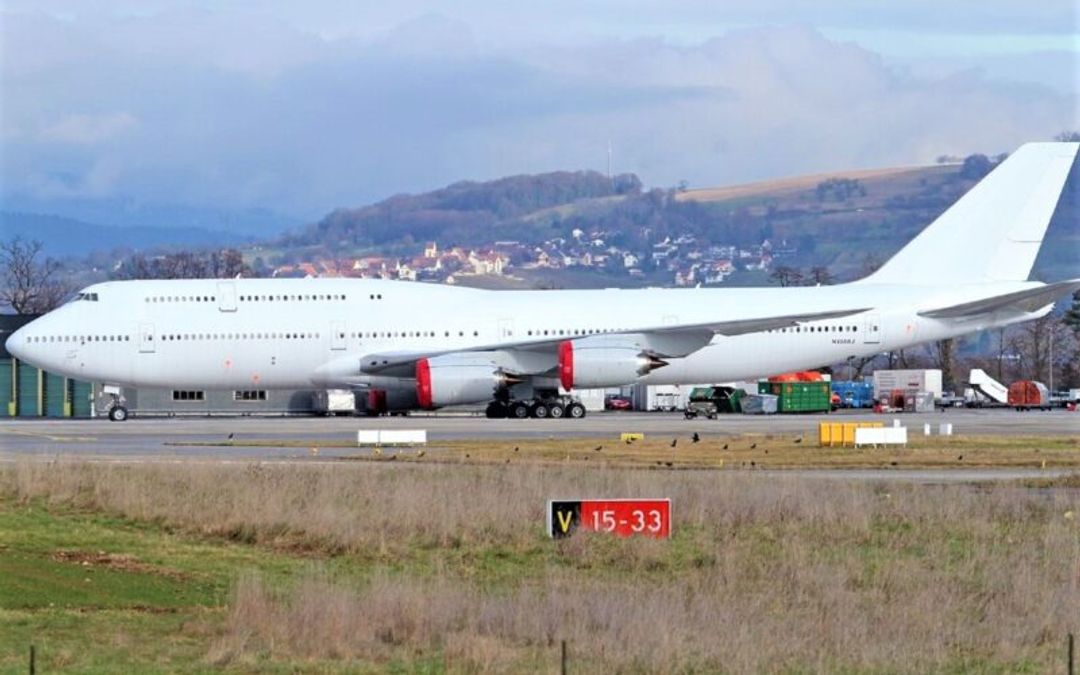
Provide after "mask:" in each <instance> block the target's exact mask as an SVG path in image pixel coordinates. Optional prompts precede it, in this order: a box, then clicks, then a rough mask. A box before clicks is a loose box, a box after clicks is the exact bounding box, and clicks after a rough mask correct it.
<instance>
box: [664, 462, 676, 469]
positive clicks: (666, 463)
mask: <svg viewBox="0 0 1080 675" xmlns="http://www.w3.org/2000/svg"><path fill="white" fill-rule="evenodd" d="M664 466H666V467H667V468H669V469H670V468H671V467H673V466H675V464H674V463H672V462H664Z"/></svg>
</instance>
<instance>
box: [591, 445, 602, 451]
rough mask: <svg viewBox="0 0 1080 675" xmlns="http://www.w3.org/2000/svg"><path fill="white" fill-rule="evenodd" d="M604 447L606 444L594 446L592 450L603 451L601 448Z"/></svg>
mask: <svg viewBox="0 0 1080 675" xmlns="http://www.w3.org/2000/svg"><path fill="white" fill-rule="evenodd" d="M603 449H604V446H602V445H598V446H596V447H595V448H593V449H592V451H593V452H600V451H601V450H603Z"/></svg>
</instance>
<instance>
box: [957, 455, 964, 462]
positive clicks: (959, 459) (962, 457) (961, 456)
mask: <svg viewBox="0 0 1080 675" xmlns="http://www.w3.org/2000/svg"><path fill="white" fill-rule="evenodd" d="M956 460H957V461H958V462H962V461H964V456H963V455H960V456H959V457H957V458H956Z"/></svg>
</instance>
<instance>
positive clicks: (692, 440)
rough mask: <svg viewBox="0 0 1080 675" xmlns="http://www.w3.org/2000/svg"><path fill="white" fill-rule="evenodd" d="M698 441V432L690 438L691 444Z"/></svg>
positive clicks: (699, 437)
mask: <svg viewBox="0 0 1080 675" xmlns="http://www.w3.org/2000/svg"><path fill="white" fill-rule="evenodd" d="M700 440H701V436H699V435H698V432H696V431H695V432H694V435H693V436H691V437H690V441H691V442H692V443H697V442H698V441H700Z"/></svg>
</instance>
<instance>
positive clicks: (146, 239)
mask: <svg viewBox="0 0 1080 675" xmlns="http://www.w3.org/2000/svg"><path fill="white" fill-rule="evenodd" d="M0 231H2V232H3V234H4V237H5V238H7V237H17V236H18V237H22V238H24V239H33V240H37V241H40V242H41V243H42V244H44V249H45V252H46V254H48V255H50V256H53V257H64V256H84V255H86V254H88V253H90V252H91V251H110V250H114V249H154V248H173V249H183V248H196V247H203V246H229V245H236V244H240V243H244V242H247V241H250V240H251V238H250V237H242V236H239V235H236V234H232V233H229V232H222V231H219V230H208V229H204V228H201V227H153V226H134V225H133V226H116V225H102V224H100V223H88V222H86V221H83V220H77V219H74V218H65V217H63V216H57V215H52V214H43V213H24V212H19V211H0Z"/></svg>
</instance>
